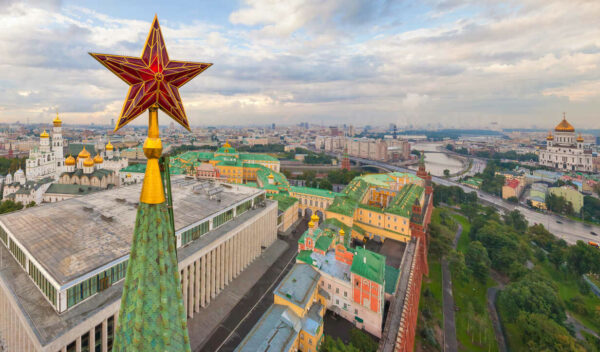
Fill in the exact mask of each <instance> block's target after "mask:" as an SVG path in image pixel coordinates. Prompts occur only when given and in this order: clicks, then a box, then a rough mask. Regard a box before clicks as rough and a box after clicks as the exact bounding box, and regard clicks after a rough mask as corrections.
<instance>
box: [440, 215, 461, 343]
mask: <svg viewBox="0 0 600 352" xmlns="http://www.w3.org/2000/svg"><path fill="white" fill-rule="evenodd" d="M462 230H463V229H462V226H461V225H460V224H458V229H456V234H455V235H454V242H453V243H452V247H453V248H454V249H456V245H457V244H458V239H459V238H460V235H461V234H462ZM442 296H443V297H442V306H443V307H442V309H443V311H444V352H457V351H458V340H457V339H456V321H455V320H454V296H453V295H452V275H451V274H450V265H449V264H448V259H447V258H446V257H444V258H442Z"/></svg>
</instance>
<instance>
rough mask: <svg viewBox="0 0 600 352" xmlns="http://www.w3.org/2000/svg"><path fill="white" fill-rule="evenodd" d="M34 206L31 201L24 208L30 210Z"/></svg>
mask: <svg viewBox="0 0 600 352" xmlns="http://www.w3.org/2000/svg"><path fill="white" fill-rule="evenodd" d="M35 205H36V204H35V202H34V201H33V200H32V201H31V202H29V204H27V205H26V206H25V208H31V207H35Z"/></svg>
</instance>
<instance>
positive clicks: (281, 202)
mask: <svg viewBox="0 0 600 352" xmlns="http://www.w3.org/2000/svg"><path fill="white" fill-rule="evenodd" d="M269 198H271V199H273V200H276V201H277V209H279V210H281V211H286V210H288V209H289V208H290V207H291V206H293V205H294V204H295V203H296V202H298V199H297V198H294V197H290V196H288V195H285V194H282V193H279V194H273V195H269Z"/></svg>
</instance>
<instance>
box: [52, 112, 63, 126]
mask: <svg viewBox="0 0 600 352" xmlns="http://www.w3.org/2000/svg"><path fill="white" fill-rule="evenodd" d="M52 123H53V124H54V127H60V126H61V125H62V120H61V119H60V117H58V113H56V117H55V118H54V120H52Z"/></svg>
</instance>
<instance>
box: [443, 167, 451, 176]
mask: <svg viewBox="0 0 600 352" xmlns="http://www.w3.org/2000/svg"><path fill="white" fill-rule="evenodd" d="M444 176H446V177H450V170H448V169H444Z"/></svg>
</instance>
